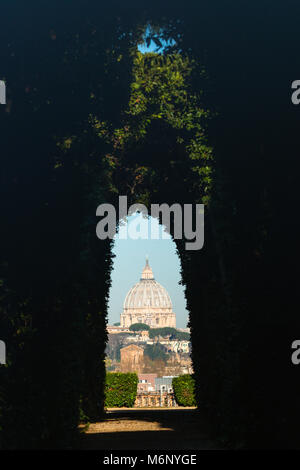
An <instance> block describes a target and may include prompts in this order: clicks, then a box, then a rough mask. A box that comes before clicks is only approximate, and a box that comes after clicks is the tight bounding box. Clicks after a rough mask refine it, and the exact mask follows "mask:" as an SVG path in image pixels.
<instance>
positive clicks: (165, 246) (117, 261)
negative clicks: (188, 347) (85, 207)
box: [108, 215, 188, 328]
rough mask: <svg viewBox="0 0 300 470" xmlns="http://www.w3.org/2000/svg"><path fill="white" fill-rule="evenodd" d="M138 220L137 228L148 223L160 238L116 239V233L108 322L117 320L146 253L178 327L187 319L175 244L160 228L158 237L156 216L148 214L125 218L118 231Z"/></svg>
mask: <svg viewBox="0 0 300 470" xmlns="http://www.w3.org/2000/svg"><path fill="white" fill-rule="evenodd" d="M133 221H135V223H136V222H137V221H138V222H139V224H140V228H141V231H142V232H143V231H145V230H148V229H149V226H150V224H154V228H155V229H157V230H159V234H160V239H159V240H150V239H147V240H145V239H137V240H132V239H127V240H125V239H119V236H117V237H116V240H115V245H114V249H113V252H114V254H115V255H116V257H115V258H114V265H113V271H112V286H111V289H110V300H109V308H108V323H109V324H113V323H116V322H119V321H120V314H121V313H122V310H123V303H124V300H125V296H126V294H127V292H128V291H129V289H131V287H132V286H133V285H134V284H136V283H137V282H138V281H139V280H140V277H141V273H142V270H143V268H144V266H145V260H146V255H148V257H149V264H150V266H151V268H152V270H153V274H154V277H155V279H156V280H157V281H158V282H159V283H160V284H162V285H163V286H164V287H165V288H166V289H167V291H168V292H169V295H170V297H171V300H172V304H173V311H174V312H175V313H176V324H177V327H178V328H185V327H186V324H187V319H188V312H187V310H186V302H185V297H184V288H183V286H182V285H179V281H180V261H179V258H178V255H177V253H176V246H175V243H174V242H173V240H172V239H171V238H170V236H169V235H168V234H166V233H165V232H164V237H165V238H164V239H162V232H163V230H162V227H161V226H159V224H158V222H157V220H156V219H152V218H151V217H150V219H149V220H147V219H143V218H142V216H141V215H136V216H134V215H133V216H132V217H130V218H129V223H128V224H127V226H126V225H125V226H124V227H121V228H120V234H121V235H124V233H125V232H127V229H128V227H129V226H130V224H132V223H133Z"/></svg>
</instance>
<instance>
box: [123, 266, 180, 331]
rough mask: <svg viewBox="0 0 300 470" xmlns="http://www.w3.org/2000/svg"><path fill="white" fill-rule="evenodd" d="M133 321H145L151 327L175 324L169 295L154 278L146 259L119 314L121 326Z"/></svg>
mask: <svg viewBox="0 0 300 470" xmlns="http://www.w3.org/2000/svg"><path fill="white" fill-rule="evenodd" d="M134 323H146V324H147V325H149V326H151V327H164V326H172V327H175V324H176V319H175V313H173V310H172V302H171V299H170V296H169V294H168V292H167V291H166V289H165V288H164V287H163V286H162V285H161V284H159V283H158V282H157V281H156V280H155V279H154V276H153V272H152V269H151V267H150V266H149V262H148V260H147V261H146V266H145V267H144V269H143V272H142V277H141V279H140V281H139V282H138V283H137V284H135V285H134V286H133V287H132V288H131V289H130V291H129V292H128V294H127V295H126V298H125V302H124V310H123V313H122V314H121V326H123V327H128V326H130V325H132V324H134Z"/></svg>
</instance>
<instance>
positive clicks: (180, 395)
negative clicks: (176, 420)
mask: <svg viewBox="0 0 300 470" xmlns="http://www.w3.org/2000/svg"><path fill="white" fill-rule="evenodd" d="M172 386H173V390H174V394H175V399H176V401H177V403H178V405H179V406H196V398H195V380H194V378H193V376H192V375H189V374H185V375H180V376H179V377H174V379H173V380H172Z"/></svg>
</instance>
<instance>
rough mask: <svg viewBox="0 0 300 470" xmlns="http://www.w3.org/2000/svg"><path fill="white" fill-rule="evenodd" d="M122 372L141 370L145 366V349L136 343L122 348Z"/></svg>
mask: <svg viewBox="0 0 300 470" xmlns="http://www.w3.org/2000/svg"><path fill="white" fill-rule="evenodd" d="M120 356H121V363H120V369H121V372H137V373H139V372H141V371H142V368H143V359H144V350H143V348H140V347H139V346H136V345H135V344H130V345H129V346H125V348H121V349H120Z"/></svg>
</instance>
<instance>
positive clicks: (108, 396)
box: [105, 372, 138, 408]
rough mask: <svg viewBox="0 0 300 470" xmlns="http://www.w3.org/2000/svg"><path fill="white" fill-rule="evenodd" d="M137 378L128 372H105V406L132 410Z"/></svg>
mask: <svg viewBox="0 0 300 470" xmlns="http://www.w3.org/2000/svg"><path fill="white" fill-rule="evenodd" d="M137 384H138V376H137V374H135V373H131V372H128V373H127V374H124V373H122V372H107V374H106V381H105V406H106V407H107V408H113V407H117V408H118V407H122V406H125V407H128V408H132V407H133V405H134V402H135V398H136V393H137Z"/></svg>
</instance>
